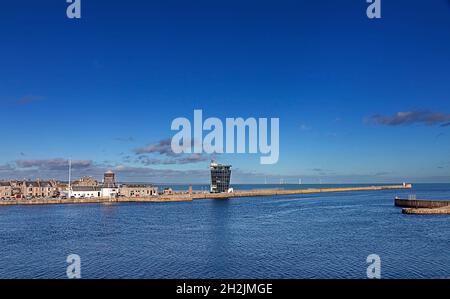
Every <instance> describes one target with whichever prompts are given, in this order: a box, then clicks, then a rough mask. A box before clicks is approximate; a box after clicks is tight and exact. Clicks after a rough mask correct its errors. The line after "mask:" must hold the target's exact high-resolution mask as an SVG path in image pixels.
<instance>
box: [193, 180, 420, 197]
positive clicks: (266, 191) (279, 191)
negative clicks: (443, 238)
mask: <svg viewBox="0 0 450 299" xmlns="http://www.w3.org/2000/svg"><path fill="white" fill-rule="evenodd" d="M411 188H412V185H411V184H403V185H387V186H364V187H342V188H308V189H291V190H289V189H259V190H250V191H237V192H233V193H195V194H193V195H192V196H193V199H216V198H217V199H221V198H233V197H255V196H277V195H300V194H314V193H329V192H351V191H376V190H386V189H411Z"/></svg>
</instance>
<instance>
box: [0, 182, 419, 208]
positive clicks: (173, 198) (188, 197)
mask: <svg viewBox="0 0 450 299" xmlns="http://www.w3.org/2000/svg"><path fill="white" fill-rule="evenodd" d="M410 188H412V185H411V184H402V185H385V186H364V187H342V188H308V189H292V190H288V189H258V190H249V191H236V192H232V193H192V194H189V193H186V192H184V193H182V192H179V193H175V194H171V195H159V196H151V197H118V198H101V197H96V198H71V199H55V198H39V199H31V200H26V199H15V200H6V201H0V206H6V205H46V204H88V203H103V204H114V203H130V202H134V203H158V202H182V201H192V200H200V199H228V198H237V197H260V196H278V195H301V194H314V193H331V192H353V191H377V190H388V189H410Z"/></svg>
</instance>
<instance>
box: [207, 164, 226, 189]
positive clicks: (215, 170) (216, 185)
mask: <svg viewBox="0 0 450 299" xmlns="http://www.w3.org/2000/svg"><path fill="white" fill-rule="evenodd" d="M210 169H211V188H210V191H211V193H222V192H228V190H229V189H230V178H231V165H222V164H218V163H216V162H214V161H211V164H210Z"/></svg>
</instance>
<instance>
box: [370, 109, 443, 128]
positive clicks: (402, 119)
mask: <svg viewBox="0 0 450 299" xmlns="http://www.w3.org/2000/svg"><path fill="white" fill-rule="evenodd" d="M368 121H369V122H371V123H374V124H378V125H386V126H400V125H411V124H417V123H418V124H425V125H428V126H432V125H441V126H443V127H444V126H448V125H450V114H449V113H442V112H432V111H407V112H398V113H397V114H395V115H392V116H383V115H374V116H372V117H370V118H369V119H368Z"/></svg>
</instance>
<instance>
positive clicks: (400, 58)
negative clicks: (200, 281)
mask: <svg viewBox="0 0 450 299" xmlns="http://www.w3.org/2000/svg"><path fill="white" fill-rule="evenodd" d="M66 6H67V4H66V3H65V1H63V0H61V1H46V0H41V1H20V2H18V1H8V2H7V3H3V4H2V9H1V11H0V36H1V39H0V54H1V55H0V102H1V104H2V110H1V111H2V116H1V118H0V125H1V127H2V146H1V147H0V179H1V178H9V177H16V178H22V177H29V178H34V177H56V178H61V179H64V178H65V177H66V171H65V165H66V162H67V159H68V158H69V157H71V158H72V159H73V160H74V166H75V167H74V168H75V169H74V175H94V176H97V177H98V176H100V175H101V173H102V172H103V171H104V170H105V169H114V170H115V171H116V172H117V173H118V177H119V178H121V179H122V180H129V181H133V180H134V181H153V182H185V183H189V182H192V183H196V182H207V181H208V173H207V165H208V161H207V160H208V159H209V158H210V157H207V156H203V155H202V156H201V157H196V158H198V159H192V163H176V162H173V163H176V164H170V163H171V161H172V160H171V159H172V158H173V157H170V156H167V155H164V154H160V153H158V152H155V153H151V154H147V155H145V157H146V158H145V157H142V155H138V154H137V153H136V151H135V149H137V148H140V147H144V146H148V145H158V144H160V143H161V142H162V143H164V142H163V141H164V140H167V139H168V138H170V137H171V136H172V135H173V134H174V132H172V131H171V130H170V124H171V121H172V120H173V119H174V118H176V117H187V118H190V119H192V118H193V110H194V109H202V110H203V113H204V116H205V118H206V117H219V118H221V119H225V118H226V117H244V118H247V117H256V118H258V117H279V118H280V159H279V162H278V163H277V164H275V165H260V164H259V155H250V154H245V155H230V154H223V155H220V156H218V157H217V159H218V160H219V162H224V163H230V164H232V165H233V169H234V172H233V179H234V182H236V183H237V182H242V183H244V182H264V180H265V178H267V180H268V181H269V182H278V181H279V179H280V178H284V180H285V181H286V182H297V180H298V178H299V177H301V178H303V181H304V182H305V183H317V182H319V181H320V180H321V181H322V182H330V183H347V182H355V183H356V182H399V181H404V180H407V181H412V182H449V181H450V158H449V157H450V155H449V153H450V126H449V125H447V124H448V123H449V122H450V2H449V1H446V0H432V1H406V0H396V1H392V0H390V1H385V0H384V1H382V19H378V20H369V19H368V18H367V16H366V14H365V10H366V7H367V3H366V1H363V0H343V1H331V0H328V1H327V0H322V1H284V0H282V1H242V0H241V1H234V0H231V1H230V0H228V1H216V0H214V1H211V0H210V1H194V0H193V1H175V0H164V1H162V0H161V1H153V0H149V1H137V0H133V1H126V2H124V1H102V0H95V1H94V0H82V18H81V19H79V20H74V19H68V18H67V17H66V14H65V10H66ZM401 112H405V113H403V114H402V113H401ZM399 113H400V114H399ZM156 148H157V147H156ZM149 160H151V161H152V162H151V163H148V162H147V163H144V161H149ZM157 161H166V162H167V161H168V162H167V163H163V162H161V163H158V162H157Z"/></svg>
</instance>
